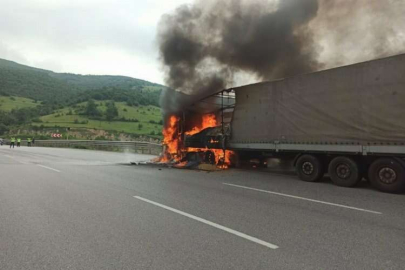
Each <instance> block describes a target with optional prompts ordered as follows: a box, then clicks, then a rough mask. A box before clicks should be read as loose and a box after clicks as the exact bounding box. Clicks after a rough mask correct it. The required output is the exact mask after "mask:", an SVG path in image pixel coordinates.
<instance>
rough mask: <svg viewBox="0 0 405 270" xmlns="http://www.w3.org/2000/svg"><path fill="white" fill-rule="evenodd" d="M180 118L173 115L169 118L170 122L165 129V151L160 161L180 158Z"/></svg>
mask: <svg viewBox="0 0 405 270" xmlns="http://www.w3.org/2000/svg"><path fill="white" fill-rule="evenodd" d="M179 120H180V118H179V117H178V116H175V115H172V116H171V117H170V118H169V123H168V125H167V127H166V128H165V129H163V144H164V145H165V147H166V150H165V153H164V154H163V155H162V157H161V158H160V162H169V161H170V160H171V159H179V157H178V155H179V141H180V140H179V138H180V136H179V134H178V133H179V128H178V123H179Z"/></svg>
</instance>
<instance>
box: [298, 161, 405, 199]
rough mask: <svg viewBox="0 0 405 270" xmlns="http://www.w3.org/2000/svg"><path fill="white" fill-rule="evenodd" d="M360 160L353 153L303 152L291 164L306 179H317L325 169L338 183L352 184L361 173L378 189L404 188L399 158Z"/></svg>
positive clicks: (404, 176) (403, 170)
mask: <svg viewBox="0 0 405 270" xmlns="http://www.w3.org/2000/svg"><path fill="white" fill-rule="evenodd" d="M363 163H364V162H363ZM363 163H362V162H360V160H358V159H357V160H356V159H355V158H353V157H346V156H336V157H332V158H331V159H330V158H329V159H327V158H325V157H323V156H320V155H319V156H318V155H311V154H305V155H302V156H300V157H299V158H298V159H297V161H296V164H295V168H296V172H297V174H298V176H299V178H300V179H301V180H303V181H306V182H316V181H319V180H321V179H322V178H323V177H324V174H325V173H326V172H327V173H328V174H329V177H330V178H331V180H332V182H333V183H334V184H335V185H337V186H341V187H354V186H356V185H357V184H358V183H359V182H360V181H361V179H362V178H363V176H364V177H367V178H368V179H369V181H370V183H371V185H372V186H373V187H374V188H376V189H378V190H380V191H383V192H390V193H401V192H404V191H405V162H404V161H403V160H401V159H398V158H392V157H380V158H377V159H375V160H373V161H372V162H371V164H363ZM326 168H327V170H326ZM364 168H367V170H366V171H367V175H363V174H362V171H363V170H364Z"/></svg>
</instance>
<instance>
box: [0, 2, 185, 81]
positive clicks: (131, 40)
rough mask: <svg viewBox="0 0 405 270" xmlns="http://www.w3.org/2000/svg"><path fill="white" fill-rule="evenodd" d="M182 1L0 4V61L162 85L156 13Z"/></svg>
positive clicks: (163, 11)
mask: <svg viewBox="0 0 405 270" xmlns="http://www.w3.org/2000/svg"><path fill="white" fill-rule="evenodd" d="M187 2H188V1H187V0H176V1H165V3H162V1H157V0H152V1H134V0H132V1H131V0H121V1H114V0H70V1H64V0H52V1H49V0H19V1H14V0H0V6H1V7H2V8H1V9H0V36H1V37H2V40H1V41H2V45H1V47H0V58H6V59H9V60H14V61H18V62H22V63H23V64H30V65H38V67H40V68H45V69H47V68H48V69H53V70H55V71H57V72H73V73H86V74H122V75H128V76H133V77H139V78H142V79H146V80H150V81H154V82H160V83H162V82H163V78H162V74H161V72H160V64H159V62H158V60H157V58H158V53H157V47H156V44H155V36H156V26H157V24H158V22H159V20H160V17H161V15H162V14H164V13H166V12H169V11H171V10H173V9H175V8H176V7H177V6H178V5H179V4H182V3H187ZM5 48H7V50H6V49H5ZM6 51H7V52H6ZM11 52H13V53H11Z"/></svg>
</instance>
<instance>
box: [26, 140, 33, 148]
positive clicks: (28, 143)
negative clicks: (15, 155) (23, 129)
mask: <svg viewBox="0 0 405 270" xmlns="http://www.w3.org/2000/svg"><path fill="white" fill-rule="evenodd" d="M31 142H32V141H31V138H28V139H27V145H28V147H31Z"/></svg>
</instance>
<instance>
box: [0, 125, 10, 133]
mask: <svg viewBox="0 0 405 270" xmlns="http://www.w3.org/2000/svg"><path fill="white" fill-rule="evenodd" d="M8 130H9V129H8V127H7V126H6V125H5V124H3V123H0V135H3V134H4V133H5V132H7V131H8Z"/></svg>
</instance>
